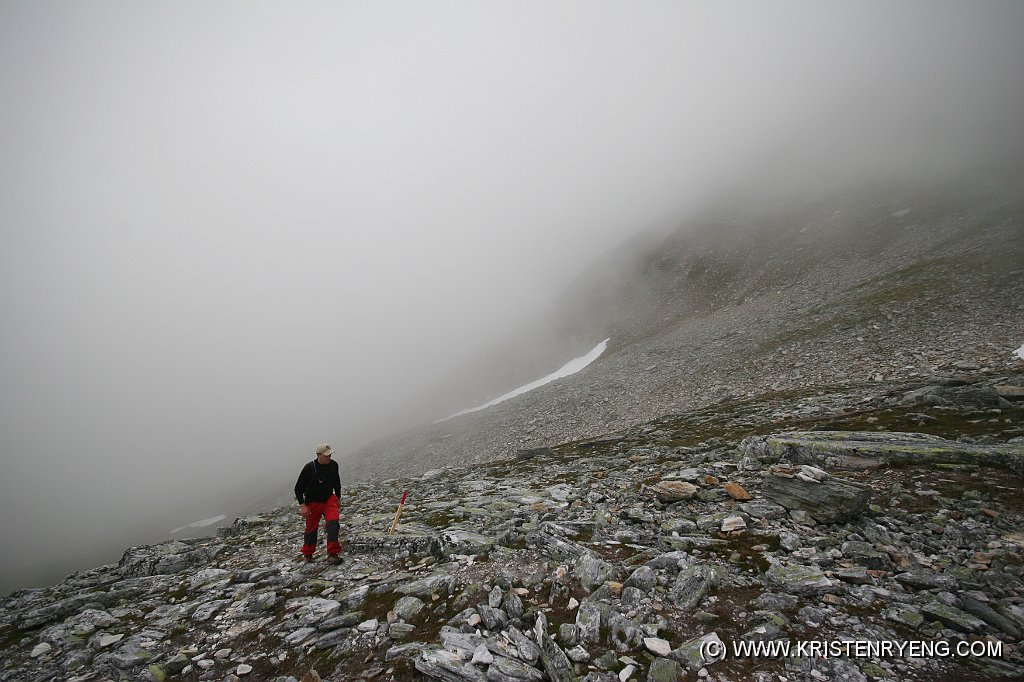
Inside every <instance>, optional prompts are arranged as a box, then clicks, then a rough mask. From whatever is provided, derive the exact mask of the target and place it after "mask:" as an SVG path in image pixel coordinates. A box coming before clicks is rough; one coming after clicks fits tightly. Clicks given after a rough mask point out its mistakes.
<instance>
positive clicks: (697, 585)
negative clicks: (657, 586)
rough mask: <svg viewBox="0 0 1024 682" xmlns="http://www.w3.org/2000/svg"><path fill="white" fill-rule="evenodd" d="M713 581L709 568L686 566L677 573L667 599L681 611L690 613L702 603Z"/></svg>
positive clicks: (714, 578)
mask: <svg viewBox="0 0 1024 682" xmlns="http://www.w3.org/2000/svg"><path fill="white" fill-rule="evenodd" d="M715 580H716V576H715V572H714V571H713V570H712V569H711V568H710V567H708V566H703V565H693V566H687V567H686V568H684V569H683V570H681V571H680V572H679V576H678V577H677V578H676V581H675V583H673V585H672V588H671V589H670V590H669V594H668V597H669V599H670V600H671V601H672V603H673V604H675V605H676V606H677V607H678V608H680V609H682V610H683V611H692V610H693V609H694V608H696V606H697V605H698V604H700V603H701V602H702V601H704V598H705V597H706V596H707V595H708V590H710V589H711V586H712V585H713V584H714V583H715Z"/></svg>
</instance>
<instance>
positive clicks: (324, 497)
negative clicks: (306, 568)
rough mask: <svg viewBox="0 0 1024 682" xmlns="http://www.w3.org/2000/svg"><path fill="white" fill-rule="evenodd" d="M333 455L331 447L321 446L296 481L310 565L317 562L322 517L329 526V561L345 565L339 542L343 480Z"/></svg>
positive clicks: (304, 554)
mask: <svg viewBox="0 0 1024 682" xmlns="http://www.w3.org/2000/svg"><path fill="white" fill-rule="evenodd" d="M333 454H334V450H332V449H331V446H330V445H328V444H327V443H320V445H318V446H317V448H316V459H314V460H313V461H312V462H309V463H308V464H306V466H304V467H302V472H301V473H299V480H297V481H295V499H297V500H298V501H299V512H300V513H301V514H302V516H304V517H305V519H306V530H305V533H304V534H303V536H302V560H303V561H305V562H306V563H311V562H312V561H313V552H314V551H316V532H317V528H318V527H319V526H320V517H321V516H322V517H324V520H325V521H326V525H327V562H328V563H331V564H340V563H341V556H340V554H341V544H340V543H339V542H338V498H339V497H340V496H341V477H340V476H339V475H338V463H337V462H335V461H334V460H332V459H331V456H332V455H333Z"/></svg>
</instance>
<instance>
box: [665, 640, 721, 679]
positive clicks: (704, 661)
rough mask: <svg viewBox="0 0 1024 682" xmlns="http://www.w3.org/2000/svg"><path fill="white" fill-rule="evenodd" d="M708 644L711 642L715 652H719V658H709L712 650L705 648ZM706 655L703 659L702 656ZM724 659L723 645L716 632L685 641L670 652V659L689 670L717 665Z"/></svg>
mask: <svg viewBox="0 0 1024 682" xmlns="http://www.w3.org/2000/svg"><path fill="white" fill-rule="evenodd" d="M708 642H713V643H714V646H715V647H717V649H715V651H721V652H722V655H721V656H711V655H710V654H711V653H713V650H712V649H709V648H708V647H706V645H707V643H708ZM705 653H706V654H708V657H706V658H705V656H704V654H705ZM724 657H725V644H724V643H723V642H722V640H721V638H719V636H718V633H717V632H709V633H708V634H706V635H701V636H700V637H694V638H693V639H691V640H687V641H686V642H683V643H682V644H680V645H679V647H678V648H677V649H673V651H672V659H673V660H676V661H678V662H679V663H681V664H683V665H685V666H686V667H687V668H689V669H690V670H700V669H701V668H703V667H705V666H708V665H711V664H712V663H717V662H718V661H720V660H722V658H724Z"/></svg>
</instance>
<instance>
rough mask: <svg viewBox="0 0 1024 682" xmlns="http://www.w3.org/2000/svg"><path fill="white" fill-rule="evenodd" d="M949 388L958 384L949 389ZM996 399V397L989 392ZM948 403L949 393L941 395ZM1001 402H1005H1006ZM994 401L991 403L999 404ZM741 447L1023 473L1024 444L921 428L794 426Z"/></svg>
mask: <svg viewBox="0 0 1024 682" xmlns="http://www.w3.org/2000/svg"><path fill="white" fill-rule="evenodd" d="M950 390H951V391H956V390H962V389H950ZM991 395H992V396H994V397H995V398H996V399H997V402H998V400H1002V399H1001V398H999V396H998V395H997V394H996V393H995V392H994V391H991ZM942 397H943V399H944V400H946V401H947V402H949V396H942ZM1003 403H1005V405H1002V404H1001V403H1000V404H999V405H1002V406H1003V407H1009V406H1010V404H1009V403H1008V402H1007V401H1005V400H1004V401H1003ZM999 405H997V404H993V405H992V406H994V407H996V406H999ZM740 451H741V452H743V453H744V454H746V455H750V456H753V457H757V458H758V459H761V460H762V461H773V462H778V461H780V460H782V459H788V460H789V461H791V462H796V463H799V464H816V465H820V466H825V467H827V468H829V469H837V468H839V469H841V468H854V469H857V468H864V466H865V463H866V462H874V463H877V462H888V463H890V464H981V465H991V466H1001V467H1004V468H1007V469H1009V470H1010V471H1013V472H1015V473H1018V474H1021V473H1024V446H1021V445H1016V444H993V445H985V446H980V445H972V444H969V443H961V442H959V441H949V440H945V439H944V438H939V437H938V436H930V435H925V434H921V433H889V432H879V431H797V432H792V433H781V434H772V435H769V436H752V437H750V438H747V439H745V440H744V441H743V442H742V443H740Z"/></svg>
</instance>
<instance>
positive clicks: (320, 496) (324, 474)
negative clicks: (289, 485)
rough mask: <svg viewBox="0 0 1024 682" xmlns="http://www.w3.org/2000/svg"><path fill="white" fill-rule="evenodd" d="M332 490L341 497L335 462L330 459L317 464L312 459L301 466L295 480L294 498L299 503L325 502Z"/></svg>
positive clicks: (339, 480) (339, 479)
mask: <svg viewBox="0 0 1024 682" xmlns="http://www.w3.org/2000/svg"><path fill="white" fill-rule="evenodd" d="M332 492H333V493H334V494H335V495H337V496H338V497H339V498H340V497H341V477H340V476H339V475H338V463H337V462H335V461H333V460H331V461H330V462H328V463H327V464H319V463H317V461H316V460H315V459H314V460H313V461H312V462H309V463H307V464H306V466H304V467H302V472H301V473H300V474H299V480H297V481H295V499H297V500H298V501H299V504H305V503H306V502H326V501H327V498H328V497H330V496H331V493H332Z"/></svg>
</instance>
